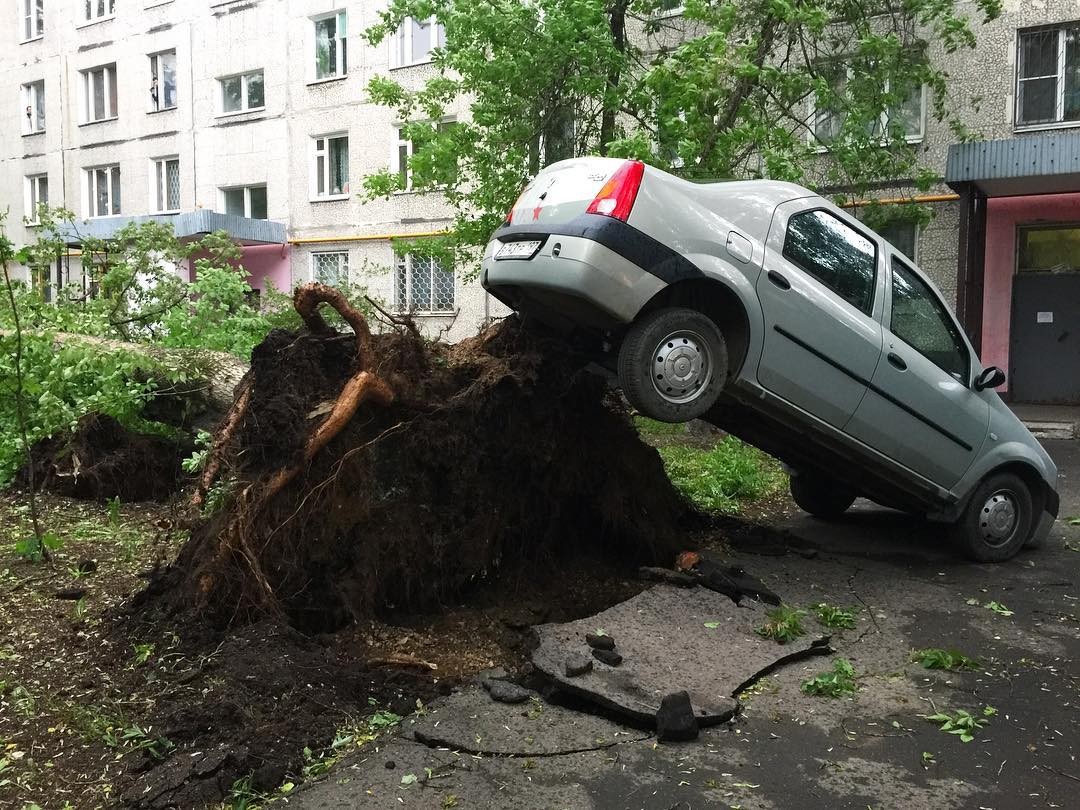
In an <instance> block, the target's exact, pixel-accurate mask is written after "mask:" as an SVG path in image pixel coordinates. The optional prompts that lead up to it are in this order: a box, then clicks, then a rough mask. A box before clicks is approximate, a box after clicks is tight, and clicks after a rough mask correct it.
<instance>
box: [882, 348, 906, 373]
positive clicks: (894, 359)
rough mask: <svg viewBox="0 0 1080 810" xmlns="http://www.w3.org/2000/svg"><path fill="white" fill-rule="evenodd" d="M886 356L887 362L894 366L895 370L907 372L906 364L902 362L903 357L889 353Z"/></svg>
mask: <svg viewBox="0 0 1080 810" xmlns="http://www.w3.org/2000/svg"><path fill="white" fill-rule="evenodd" d="M887 356H888V358H889V362H890V363H891V364H892V365H894V366H896V368H898V369H900V370H901V371H907V363H905V362H904V358H903V357H901V356H900V355H898V354H897V353H896V352H889V354H888V355H887Z"/></svg>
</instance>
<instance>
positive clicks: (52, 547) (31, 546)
mask: <svg viewBox="0 0 1080 810" xmlns="http://www.w3.org/2000/svg"><path fill="white" fill-rule="evenodd" d="M63 545H64V540H63V538H61V537H59V536H58V535H57V534H56V533H55V532H45V533H44V534H42V535H41V537H40V538H38V537H34V536H28V537H24V538H23V539H22V540H19V541H17V542H16V543H15V553H16V554H17V555H19V556H20V557H22V558H23V559H24V560H29V561H30V562H41V561H42V560H43V559H45V556H46V555H47V554H48V552H50V551H56V550H57V549H60V548H62V547H63Z"/></svg>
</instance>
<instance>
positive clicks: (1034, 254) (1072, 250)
mask: <svg viewBox="0 0 1080 810" xmlns="http://www.w3.org/2000/svg"><path fill="white" fill-rule="evenodd" d="M6 4H7V5H6V7H7V11H5V12H3V13H0V109H2V110H7V111H9V112H8V114H7V115H5V117H4V119H3V120H4V121H7V122H11V121H13V120H15V121H17V124H16V125H14V126H11V125H9V126H7V127H4V128H3V129H0V205H6V206H8V207H9V208H10V211H11V218H10V220H9V232H10V233H11V235H12V237H13V238H14V240H15V241H16V242H17V243H18V242H20V241H23V240H25V239H28V238H29V236H30V232H29V230H28V229H26V228H24V227H23V225H22V222H23V218H24V217H26V216H31V215H32V212H33V210H34V206H35V204H36V203H37V202H39V201H45V200H48V201H49V202H51V203H52V204H65V205H67V206H68V207H70V208H72V209H73V210H75V212H76V213H77V214H78V215H79V216H83V217H86V218H87V222H86V224H85V225H83V226H82V227H83V228H85V229H89V230H90V231H91V232H94V233H108V232H110V231H111V230H115V228H116V227H118V225H119V224H120V223H122V222H126V221H128V220H129V219H130V218H132V217H139V216H146V215H159V216H165V217H168V218H170V219H171V220H172V221H173V222H174V225H175V227H176V230H177V232H178V233H180V234H181V235H188V234H191V235H194V234H198V233H200V232H204V231H205V230H207V229H210V228H225V229H226V230H228V231H229V232H230V233H232V234H233V235H234V237H235V238H236V239H237V240H238V241H239V242H240V243H241V244H243V245H244V246H245V253H246V256H245V264H246V266H247V267H248V268H249V269H250V271H251V273H252V279H251V281H252V284H253V285H254V286H256V287H261V286H262V285H263V284H264V283H265V281H264V280H265V279H269V280H271V281H273V283H274V284H275V285H276V286H278V287H279V288H288V287H290V286H291V285H292V284H295V283H298V282H301V281H306V280H309V279H319V280H323V281H328V282H331V283H341V282H342V281H344V280H345V279H351V280H353V281H356V282H362V283H364V284H366V285H367V286H368V287H369V289H370V290H371V292H372V293H373V294H374V295H376V296H378V297H380V298H381V299H383V300H384V301H386V302H387V303H389V304H390V305H391V306H393V307H396V308H398V309H403V310H411V311H414V312H416V313H417V315H418V316H419V317H420V319H421V321H422V322H423V323H424V324H425V326H426V327H427V328H428V329H429V331H431V332H433V333H440V332H441V333H444V334H446V335H447V336H448V337H449V338H450V339H455V338H458V337H461V336H464V335H466V334H469V333H471V332H472V331H473V330H475V328H476V327H477V326H478V325H479V324H481V323H483V322H484V321H485V319H486V318H488V317H491V316H494V315H498V314H502V313H503V312H504V311H505V310H503V309H502V307H501V306H500V305H499V304H498V303H497V302H495V301H494V300H493V299H490V298H489V297H488V296H487V295H486V294H485V293H484V292H483V291H482V289H480V288H479V286H478V285H477V284H476V282H475V281H470V280H467V278H466V274H465V273H464V272H462V271H463V270H465V269H466V268H445V267H441V266H438V264H437V263H435V262H433V261H431V260H426V259H413V258H412V257H404V258H403V259H399V258H397V257H395V256H394V254H393V251H392V249H391V241H390V240H391V238H392V237H394V236H407V235H422V234H430V233H435V232H438V231H440V230H442V229H444V228H445V227H446V226H447V225H448V224H449V222H450V213H449V211H448V210H447V209H446V207H445V205H444V204H443V203H442V201H441V200H440V199H439V198H438V196H437V195H431V194H421V193H414V192H411V191H405V192H403V193H399V194H395V195H394V196H393V197H392V198H390V199H388V200H376V201H372V202H364V201H363V200H362V199H361V197H360V196H359V195H358V192H359V190H360V188H359V184H360V180H361V178H362V177H363V176H364V175H366V174H368V173H370V172H372V171H376V170H379V169H382V168H386V167H390V168H391V169H393V170H395V171H397V170H400V168H401V161H402V158H403V156H405V155H407V154H408V153H409V150H410V149H411V148H412V145H411V144H409V143H408V142H407V141H404V140H402V139H401V138H400V137H399V134H398V125H399V124H400V122H397V121H395V120H394V116H393V113H392V112H391V111H389V110H387V109H385V108H383V107H379V106H376V105H372V104H370V103H367V101H366V98H365V87H366V84H367V82H368V81H369V80H370V78H371V77H372V76H375V75H378V74H391V75H393V76H394V77H395V78H397V79H399V80H400V81H402V82H403V83H404V84H406V85H407V86H412V87H418V86H420V84H421V83H422V82H423V81H424V80H425V79H426V78H427V77H428V76H430V75H431V74H432V66H431V64H430V51H431V48H432V47H434V46H436V45H438V44H439V43H440V42H441V38H442V36H443V34H442V32H441V30H440V29H439V27H438V26H437V25H434V24H433V23H432V21H415V20H411V21H408V23H407V24H406V25H405V26H404V27H403V29H402V30H401V31H399V32H398V33H397V35H396V36H394V37H391V38H390V39H389V40H388V41H387V42H384V43H382V44H381V45H380V46H378V47H371V46H369V45H368V44H367V43H366V42H365V41H364V39H363V37H362V32H363V31H364V30H365V29H366V28H367V27H368V26H369V25H371V24H372V23H373V22H375V21H376V19H377V16H376V15H377V13H378V11H379V10H380V8H382V7H384V6H385V0H362V1H361V0H355V1H352V2H350V0H306V1H305V0H190V2H182V1H181V0H6ZM666 5H667V8H666V9H665V12H664V13H665V14H666V15H669V16H672V17H678V16H679V14H680V8H679V5H678V3H677V2H670V3H667V4H666ZM968 6H969V7H970V10H971V13H972V14H977V9H976V8H975V5H974V4H973V3H972V4H968ZM973 27H974V29H975V33H976V37H977V41H978V46H977V48H976V49H974V50H961V51H957V52H955V53H951V54H950V53H946V52H945V51H944V49H943V48H942V46H941V45H940V44H939V43H936V42H929V43H927V45H928V47H929V49H930V52H931V57H932V58H933V59H934V60H936V61H937V62H938V63H939V64H943V65H945V66H946V67H947V69H948V71H949V73H950V75H951V76H952V78H953V81H954V85H955V87H954V88H953V89H954V90H955V99H950V102H949V103H950V104H952V103H953V101H955V102H956V103H957V104H958V105H959V106H958V108H957V111H958V112H959V115H960V117H961V119H962V120H963V122H964V125H965V126H966V127H967V129H968V130H969V131H970V133H972V139H971V140H969V141H966V142H964V143H957V142H956V140H957V139H956V137H955V135H954V134H953V133H952V132H951V131H950V130H949V129H948V128H947V127H945V126H943V125H941V124H938V123H937V122H935V121H934V120H933V117H932V116H931V115H929V114H928V110H929V108H930V105H931V103H932V101H933V99H932V97H931V95H930V93H929V92H927V91H923V92H919V93H917V94H914V95H913V96H912V98H911V99H909V101H908V103H907V104H906V105H905V107H904V110H903V111H902V115H903V117H904V121H905V126H906V127H907V128H908V140H909V141H910V142H911V143H913V144H915V145H917V147H918V149H919V150H920V153H921V160H922V161H923V162H924V164H925V165H926V166H928V167H930V168H931V169H933V170H934V171H936V172H938V173H939V174H940V175H941V177H942V178H943V179H942V182H941V184H940V185H939V186H938V187H937V188H935V189H933V190H932V191H931V192H930V193H929V194H920V193H919V192H917V191H916V190H915V189H914V188H913V187H912V184H911V183H910V181H907V180H904V179H903V178H898V179H895V180H894V181H891V182H889V183H887V184H884V185H883V187H882V189H881V190H880V192H879V193H878V195H877V196H879V197H880V198H886V199H910V198H912V197H916V198H918V199H919V200H920V201H922V202H923V203H925V204H926V205H928V206H930V207H931V209H932V210H933V212H934V217H933V220H932V221H931V222H930V223H929V225H927V226H925V227H923V228H917V227H916V226H915V225H913V224H911V223H903V222H897V223H895V224H894V225H893V226H891V227H890V228H889V230H888V232H887V233H886V234H885V235H886V236H887V237H888V238H889V239H890V240H892V241H893V242H894V243H895V244H897V246H898V247H900V248H901V249H903V250H904V251H905V252H908V253H909V255H911V256H913V258H914V259H915V260H916V261H917V262H918V263H919V264H920V265H921V266H922V267H923V268H924V269H925V270H926V271H928V272H929V273H930V274H931V276H932V277H933V278H934V279H935V280H936V282H937V283H938V286H939V287H940V288H941V289H942V290H943V291H944V292H945V294H946V296H947V298H948V299H950V300H953V301H955V303H956V308H957V311H958V314H959V316H960V318H961V321H962V323H963V324H964V325H965V328H966V329H967V331H968V333H969V335H970V337H971V338H972V340H973V341H974V343H975V344H976V346H977V347H978V348H979V349H980V350H981V352H982V355H983V357H984V360H985V362H986V363H988V364H990V363H993V364H996V365H1000V366H1002V367H1003V368H1005V369H1006V370H1007V371H1008V372H1009V377H1010V383H1009V387H1008V390H1007V391H1006V392H1005V393H1007V394H1008V395H1010V396H1012V397H1013V398H1014V399H1017V400H1027V401H1055V402H1058V401H1059V402H1080V343H1078V341H1080V272H1077V269H1078V268H1080V258H1077V256H1078V255H1080V254H1078V249H1080V129H1077V127H1078V126H1080V41H1078V38H1080V8H1078V7H1077V4H1076V2H1075V1H1074V0H1042V1H1041V2H1038V3H1028V2H1022V1H1021V0H1005V3H1004V12H1003V14H1002V15H1001V17H1000V18H999V19H998V20H996V21H994V22H992V23H990V24H988V25H981V24H978V23H974V24H973ZM973 97H977V99H978V103H977V104H969V103H967V100H969V99H971V98H973ZM12 113H14V117H13V115H12ZM466 113H467V111H466V110H460V111H459V114H460V115H465V114H466ZM807 115H808V120H809V121H810V122H811V124H810V125H811V126H813V127H816V128H821V129H822V130H823V131H825V132H827V130H828V128H829V127H830V126H833V125H834V124H835V122H833V121H830V119H829V116H828V115H820V114H816V113H815V111H814V110H812V109H810V108H808V110H807ZM823 190H827V189H823ZM455 270H456V272H455Z"/></svg>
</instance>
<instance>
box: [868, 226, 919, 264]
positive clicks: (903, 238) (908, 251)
mask: <svg viewBox="0 0 1080 810" xmlns="http://www.w3.org/2000/svg"><path fill="white" fill-rule="evenodd" d="M874 230H875V231H877V234H878V236H880V237H882V238H883V239H884V240H885V241H886V242H888V243H889V244H890V245H892V246H893V247H894V248H896V249H897V250H899V251H900V252H901V253H903V254H904V255H905V256H907V257H908V258H909V259H911V260H912V261H913V262H916V261H918V260H919V259H918V256H917V254H918V252H919V226H918V224H917V223H915V222H909V221H906V220H902V219H897V220H893V221H892V222H888V223H886V224H884V225H882V226H881V227H879V228H875V229H874Z"/></svg>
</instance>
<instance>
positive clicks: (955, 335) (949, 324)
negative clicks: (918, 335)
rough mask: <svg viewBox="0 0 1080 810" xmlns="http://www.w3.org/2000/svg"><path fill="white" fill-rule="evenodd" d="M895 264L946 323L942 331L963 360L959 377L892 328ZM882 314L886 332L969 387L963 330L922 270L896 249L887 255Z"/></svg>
mask: <svg viewBox="0 0 1080 810" xmlns="http://www.w3.org/2000/svg"><path fill="white" fill-rule="evenodd" d="M897 264H899V265H900V266H901V267H902V268H903V269H904V270H906V271H907V272H908V273H909V274H910V275H911V276H912V278H914V279H915V280H916V281H917V282H918V283H919V284H921V285H922V287H923V289H924V290H925V292H926V293H927V294H928V295H929V300H930V301H931V302H933V304H934V305H935V306H934V309H935V311H936V313H937V315H938V317H939V318H943V323H944V324H945V326H946V331H947V332H948V333H949V337H951V338H952V340H953V344H954V346H953V347H954V348H956V349H958V350H959V354H960V356H961V358H962V359H963V363H964V369H963V378H962V379H957V378H956V376H955V374H953V372H951V371H949V370H948V369H947V368H945V367H944V366H942V365H941V364H940V363H938V362H937V361H936V360H934V359H933V358H932V357H930V355H928V354H926V353H925V352H923V351H922V350H921V349H919V348H918V347H917V346H914V345H912V344H911V343H909V342H908V341H907V340H906V339H905V338H904V337H903V336H902V335H900V334H898V333H897V332H896V331H894V330H893V314H894V307H895V305H896V301H895V297H896V296H895V292H896V290H895V283H896V282H895V275H896V268H895V265H897ZM885 314H886V315H887V316H888V323H887V325H886V326H885V328H886V329H888V330H889V334H890V335H892V336H893V337H895V338H896V339H897V340H899V341H900V342H902V343H903V344H904V345H905V346H907V347H908V348H910V349H911V350H912V351H914V352H916V353H917V354H918V355H919V356H920V357H923V358H925V359H926V360H927V362H929V363H932V364H933V365H934V366H935V367H936V368H939V369H941V371H942V372H943V373H945V374H947V375H948V376H949V377H950V378H951V379H954V380H956V381H957V382H958V383H960V384H961V385H963V386H964V387H965V388H971V382H972V380H971V377H972V371H973V369H974V367H975V363H974V361H973V359H972V356H971V354H972V353H971V347H970V346H969V345H968V342H967V340H966V339H965V337H964V330H963V329H961V328H960V324H958V323H957V322H956V317H955V316H954V315H953V313H952V310H951V309H949V307H948V306H947V305H946V304H945V301H944V300H943V299H942V297H941V296H940V295H939V294H938V292H937V290H935V289H934V287H933V285H932V284H931V283H930V282H929V281H927V280H926V279H925V278H923V276H922V273H920V272H919V271H918V270H916V269H915V265H914V263H913V262H909V261H906V260H905V258H904V257H903V256H902V255H900V254H899V251H893V252H892V253H891V255H890V257H889V306H888V310H887V312H886V313H885ZM883 320H884V317H883Z"/></svg>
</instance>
